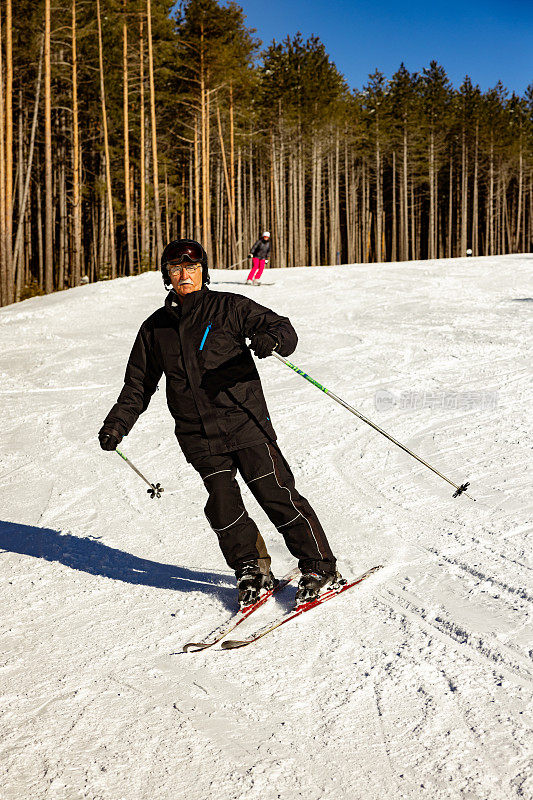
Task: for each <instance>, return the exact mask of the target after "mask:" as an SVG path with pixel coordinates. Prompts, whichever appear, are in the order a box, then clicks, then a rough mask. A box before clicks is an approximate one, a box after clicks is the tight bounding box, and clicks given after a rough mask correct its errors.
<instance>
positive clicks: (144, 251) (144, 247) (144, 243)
mask: <svg viewBox="0 0 533 800" xmlns="http://www.w3.org/2000/svg"><path fill="white" fill-rule="evenodd" d="M139 80H140V98H139V102H140V120H139V126H140V148H141V151H140V164H139V166H140V173H141V174H140V183H141V185H140V206H141V208H140V220H139V224H140V226H141V258H140V261H141V268H144V264H145V262H146V259H147V257H148V234H147V226H146V171H145V159H146V146H145V119H144V20H143V16H142V11H141V13H140V15H139Z"/></svg>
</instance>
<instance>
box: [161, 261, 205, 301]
mask: <svg viewBox="0 0 533 800" xmlns="http://www.w3.org/2000/svg"><path fill="white" fill-rule="evenodd" d="M168 273H169V275H170V282H171V284H172V286H173V287H174V291H175V292H176V294H177V295H178V297H181V298H183V297H185V296H186V295H188V294H191V292H198V291H199V290H200V289H201V288H202V265H201V263H200V262H199V261H198V262H196V263H194V264H193V263H191V262H190V261H187V260H185V261H184V262H183V263H182V264H176V263H172V262H171V263H170V264H169V265H168Z"/></svg>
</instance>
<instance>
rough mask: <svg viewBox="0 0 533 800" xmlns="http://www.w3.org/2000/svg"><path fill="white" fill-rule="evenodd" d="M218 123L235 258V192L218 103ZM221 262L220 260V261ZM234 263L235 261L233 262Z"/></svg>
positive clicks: (232, 248) (232, 253)
mask: <svg viewBox="0 0 533 800" xmlns="http://www.w3.org/2000/svg"><path fill="white" fill-rule="evenodd" d="M217 123H218V135H219V138H220V152H221V153H222V165H223V167H224V181H225V183H226V192H227V195H228V209H229V218H230V226H231V251H230V253H231V256H230V257H231V258H232V259H233V255H234V254H235V253H236V252H237V238H236V235H235V209H234V207H233V192H232V187H231V180H230V175H229V172H228V165H227V161H226V148H225V147H224V138H223V136H222V122H221V120H220V108H219V106H218V103H217ZM219 263H220V261H219ZM231 263H233V261H232V262H231Z"/></svg>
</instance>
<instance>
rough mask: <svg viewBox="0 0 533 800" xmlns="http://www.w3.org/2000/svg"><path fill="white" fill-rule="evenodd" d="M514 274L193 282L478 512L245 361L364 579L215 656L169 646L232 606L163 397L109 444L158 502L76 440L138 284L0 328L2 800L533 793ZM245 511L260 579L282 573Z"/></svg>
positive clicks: (464, 266) (67, 296) (13, 311)
mask: <svg viewBox="0 0 533 800" xmlns="http://www.w3.org/2000/svg"><path fill="white" fill-rule="evenodd" d="M532 266H533V257H532V256H504V257H498V258H477V259H455V260H442V261H433V262H431V261H423V262H411V263H399V264H383V265H379V266H378V265H375V264H370V265H355V266H349V267H348V266H342V267H334V268H332V267H327V268H306V269H297V270H296V269H295V270H270V271H269V272H268V273H267V274H266V275H265V279H266V280H267V281H268V282H271V281H274V284H273V285H271V286H261V287H259V288H255V287H245V286H243V285H242V282H243V280H244V276H245V273H244V272H235V271H232V272H229V271H216V272H215V271H213V273H212V279H213V285H212V288H213V289H214V290H215V291H216V290H217V289H218V290H223V291H237V292H241V293H242V294H247V295H249V296H251V297H253V298H254V299H257V300H259V302H261V303H263V304H265V305H267V306H270V307H272V308H274V309H276V310H277V311H279V312H280V313H283V314H287V315H288V316H289V317H290V319H291V321H292V322H293V324H294V325H295V327H296V329H297V331H298V334H299V336H300V342H299V345H298V348H297V350H296V352H295V354H294V356H292V360H293V361H294V363H296V364H298V365H299V366H301V367H302V368H303V369H305V370H306V371H307V372H308V373H309V374H310V375H312V376H313V377H314V378H316V379H317V380H319V381H320V382H322V383H323V384H324V385H325V386H327V387H329V388H330V389H332V390H333V391H335V392H336V393H337V394H338V395H340V397H342V398H344V399H345V400H346V401H347V402H349V403H351V404H353V405H354V406H355V407H356V408H358V409H359V410H360V411H361V412H362V413H363V414H366V415H367V416H368V417H370V418H371V419H373V420H374V421H375V422H376V423H377V424H378V425H380V426H382V427H383V428H384V429H385V430H387V431H389V432H390V433H391V434H392V435H394V436H395V437H396V438H397V439H399V440H400V441H401V442H404V443H405V444H407V445H408V446H409V447H411V448H412V449H414V450H415V452H417V453H419V454H420V455H421V456H422V457H424V458H425V459H427V460H428V461H429V462H430V463H431V464H433V465H434V466H436V467H437V468H438V469H440V470H441V471H442V472H443V473H444V474H445V475H447V476H449V477H450V478H451V479H452V480H454V481H455V482H457V483H460V482H463V481H465V480H469V481H471V489H470V491H471V493H472V495H473V496H474V497H475V498H476V499H477V502H476V503H474V502H472V501H471V500H469V499H468V498H465V497H462V498H460V499H456V500H454V499H452V493H453V489H452V487H450V486H449V485H448V484H446V483H444V482H443V481H441V480H440V479H438V478H437V477H436V476H435V475H433V474H432V473H431V472H429V471H428V470H427V469H425V468H424V467H423V466H422V465H420V464H418V463H417V462H416V461H414V460H413V459H412V458H410V457H409V456H407V455H406V454H405V453H403V452H402V451H401V450H399V449H398V448H396V447H394V446H393V445H391V444H390V443H389V442H387V441H386V440H385V439H384V438H382V437H381V436H379V435H378V434H377V433H376V432H374V431H373V430H372V429H371V428H369V427H368V426H366V425H364V424H363V423H362V422H359V421H358V420H357V419H355V418H354V417H352V416H351V415H350V414H349V413H348V412H346V411H345V410H344V409H342V408H340V407H339V406H337V405H336V404H334V403H333V402H332V401H331V400H329V399H328V398H327V397H326V396H325V395H323V394H322V393H320V392H319V391H317V390H316V389H315V388H314V387H312V386H311V385H309V384H308V383H307V382H306V381H304V380H303V379H302V378H300V377H299V376H297V375H295V374H294V373H293V372H291V371H290V370H289V369H287V368H285V367H284V366H283V365H282V364H280V363H279V362H277V361H275V360H274V359H266V360H265V361H262V362H259V363H258V368H259V370H260V372H261V375H262V378H263V380H264V386H265V392H266V395H267V400H268V402H269V406H270V410H271V412H272V417H273V420H274V423H275V425H276V428H277V431H278V435H279V439H280V444H281V447H282V449H283V450H284V451H285V454H286V456H287V458H288V460H289V462H290V464H291V465H292V467H293V471H294V472H295V474H296V478H297V485H299V487H300V490H301V491H302V492H303V493H304V494H305V495H306V496H307V497H308V498H309V499H310V500H311V503H312V504H313V505H314V507H315V508H316V510H317V512H318V514H319V516H320V518H321V520H322V522H323V524H324V527H325V528H326V530H327V532H328V535H329V537H330V540H331V542H332V545H333V547H334V550H335V552H336V553H337V554H338V556H339V562H340V568H341V570H342V572H343V573H344V574H345V575H347V576H350V575H355V574H358V573H360V572H362V571H363V570H364V569H366V568H367V567H370V566H372V565H374V564H380V563H381V564H384V565H385V568H384V569H383V570H381V571H380V572H379V573H378V574H377V575H375V576H373V577H372V578H371V579H369V580H368V581H367V582H366V583H365V584H363V585H362V586H361V587H359V588H358V589H355V590H353V592H351V593H349V594H347V595H345V596H344V597H342V598H338V599H336V600H335V601H333V602H332V603H330V604H328V605H327V606H325V607H324V608H323V609H316V610H314V611H312V612H310V613H309V614H305V615H304V616H303V617H302V618H300V619H299V620H298V621H296V622H294V623H290V624H289V625H288V626H285V627H283V628H281V629H280V630H279V631H277V632H276V633H274V634H272V635H271V636H269V637H267V638H266V639H265V640H263V642H262V643H261V644H259V645H255V646H252V647H249V648H246V649H244V650H236V651H229V652H225V651H221V650H218V649H217V650H215V649H213V650H211V651H208V652H206V653H199V654H186V655H185V654H181V652H180V651H181V646H182V645H183V643H185V642H187V641H190V640H191V639H195V638H197V637H201V636H203V635H205V634H207V633H209V632H210V631H211V630H212V629H213V628H215V627H216V626H217V625H218V623H219V622H220V621H221V620H222V619H223V618H224V616H225V615H227V614H228V613H229V610H230V609H231V608H233V606H234V588H233V586H234V581H233V580H232V576H231V574H230V572H229V570H228V569H227V567H226V565H225V563H224V562H223V560H222V558H221V556H220V554H219V551H218V547H217V544H216V540H215V536H214V534H213V533H212V531H210V529H209V528H208V526H207V523H206V521H205V520H204V517H203V505H204V502H205V494H204V489H203V486H202V483H201V481H200V479H199V478H198V477H197V475H196V473H195V472H194V471H193V470H192V468H190V467H189V466H188V465H187V464H186V463H185V461H184V458H183V456H182V455H181V452H180V451H179V448H178V446H177V443H176V441H175V439H174V437H173V432H172V422H171V420H170V417H169V415H168V412H167V410H166V406H165V402H164V391H159V392H157V393H156V395H155V396H154V399H153V401H152V404H151V406H150V408H149V409H148V411H147V412H146V414H144V415H143V416H142V417H141V418H140V420H139V422H138V423H137V425H136V427H135V428H134V429H133V431H132V433H131V434H130V436H129V437H128V438H127V439H126V440H125V441H124V442H123V445H122V448H123V450H124V452H125V453H126V454H127V455H129V456H130V457H131V458H132V460H133V461H134V463H136V464H137V465H138V466H139V468H140V469H142V470H143V471H145V473H146V474H147V475H148V477H149V478H150V480H153V481H160V482H161V483H162V485H163V486H164V487H165V490H166V491H165V494H164V496H163V498H162V499H161V500H159V501H156V500H150V499H149V498H148V497H147V495H146V493H145V489H146V487H145V486H144V484H143V483H142V482H141V481H140V480H139V478H138V477H137V476H135V475H134V474H133V472H131V470H129V469H128V467H127V465H126V464H124V463H123V462H122V461H121V460H120V459H119V458H118V456H117V455H116V454H114V453H103V452H102V451H101V450H100V448H99V446H98V442H97V439H96V432H97V430H98V428H99V427H100V425H101V420H102V419H103V417H104V415H105V414H106V413H107V411H108V409H109V407H110V406H111V404H112V403H113V402H114V400H115V398H116V396H117V394H118V392H119V390H120V388H121V385H122V377H123V373H124V367H125V362H126V358H127V356H128V353H129V350H130V347H131V344H132V342H133V338H134V336H135V333H136V330H137V328H138V326H139V324H140V323H141V321H142V320H143V319H144V318H145V317H146V316H148V315H149V314H150V313H151V312H152V310H153V309H154V308H156V307H157V306H158V305H159V304H160V303H161V301H162V299H163V290H162V285H161V279H160V277H159V276H158V275H157V274H155V273H148V274H144V275H141V276H139V277H134V278H125V279H120V280H117V281H114V282H112V283H101V284H96V285H92V286H84V287H80V288H77V289H73V290H70V291H67V292H63V293H60V294H55V295H52V296H48V297H40V298H34V299H31V300H27V301H25V302H24V303H20V304H18V305H16V306H12V307H9V308H5V309H2V310H0V342H1V348H0V376H1V388H0V403H1V419H2V425H1V429H0V475H1V478H2V494H1V499H0V519H1V520H2V521H1V522H0V558H1V564H2V570H1V573H0V575H1V579H2V591H1V596H0V642H1V656H0V694H1V703H0V710H1V714H0V797H1V798H2V800H81V799H82V798H84V799H85V798H87V799H90V800H126V799H127V800H144V799H145V798H146V800H148V798H149V799H150V800H177V799H180V798H187V800H206V798H217V800H244V799H246V800H276V799H277V798H283V800H285V798H291V800H296V799H297V798H305V800H318V799H319V798H327V799H329V798H335V799H337V798H343V799H344V798H346V799H347V800H348V798H349V799H350V800H363V799H364V800H381V798H387V800H397V799H398V798H402V799H403V798H408V799H409V800H411V798H412V799H415V798H416V800H418V798H431V800H441V799H443V798H454V799H455V798H465V800H507V799H511V798H531V797H532V796H533V778H532V773H531V769H530V761H529V759H530V756H531V737H530V732H529V730H530V729H528V724H529V722H530V720H529V719H528V701H529V700H530V697H531V686H532V673H533V668H532V665H531V654H532V651H533V645H532V640H531V618H532V615H531V606H532V600H533V587H532V585H531V580H530V577H531V564H529V565H528V555H529V549H528V544H527V537H528V534H530V533H531V529H532V526H531V519H532V514H531V511H532V503H531V493H529V495H528V488H529V487H530V478H529V477H528V474H527V467H528V462H530V459H529V458H528V457H529V456H530V453H531V440H530V439H529V440H528V437H527V432H526V426H527V423H528V422H529V421H530V419H531V393H530V375H531V373H530V357H531V350H530V349H529V353H528V347H530V341H531V338H530V334H531V312H532V310H533V290H532V285H531V268H532ZM244 494H245V497H246V501H247V503H248V506H249V508H250V510H251V511H252V512H253V515H254V516H255V518H256V519H257V520H258V521H259V522H260V524H261V529H262V531H263V533H264V536H265V539H266V540H267V541H268V543H269V546H270V549H271V553H272V556H273V560H274V567H275V571H276V573H278V574H282V573H283V572H285V571H287V569H288V568H289V567H290V566H291V559H290V556H289V554H288V552H287V551H286V549H285V547H284V545H283V543H282V541H281V540H280V537H279V536H278V534H277V533H276V532H275V530H273V529H272V527H271V526H270V524H269V523H268V521H267V520H266V518H265V516H264V515H263V514H262V513H261V512H260V510H259V509H258V508H257V506H256V505H255V502H254V500H253V498H252V497H251V495H250V494H249V493H248V492H247V491H244ZM529 548H530V545H529ZM290 596H291V594H290V592H287V593H286V594H285V595H284V597H283V598H282V602H285V603H286V604H288V603H289V602H290ZM260 613H261V614H262V616H261V618H260V621H263V620H265V619H266V618H267V615H268V612H267V610H266V609H264V610H263V611H262V612H260ZM243 627H244V626H243ZM240 630H242V628H241V629H240ZM245 632H246V630H245ZM530 708H531V706H529V709H530Z"/></svg>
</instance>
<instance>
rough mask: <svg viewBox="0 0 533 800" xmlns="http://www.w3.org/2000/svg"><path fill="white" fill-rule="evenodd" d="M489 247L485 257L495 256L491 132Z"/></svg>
mask: <svg viewBox="0 0 533 800" xmlns="http://www.w3.org/2000/svg"><path fill="white" fill-rule="evenodd" d="M487 247H488V252H487V253H485V255H491V256H493V255H494V142H493V136H492V131H491V132H490V151H489V195H488V198H487Z"/></svg>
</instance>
